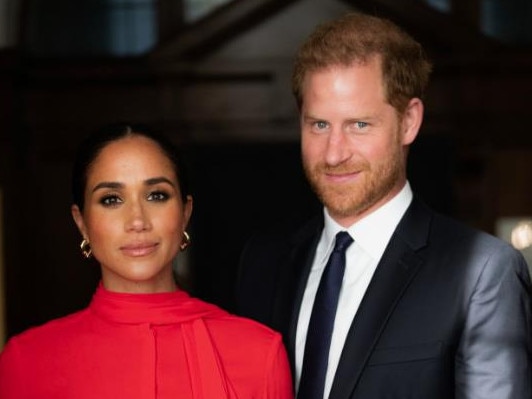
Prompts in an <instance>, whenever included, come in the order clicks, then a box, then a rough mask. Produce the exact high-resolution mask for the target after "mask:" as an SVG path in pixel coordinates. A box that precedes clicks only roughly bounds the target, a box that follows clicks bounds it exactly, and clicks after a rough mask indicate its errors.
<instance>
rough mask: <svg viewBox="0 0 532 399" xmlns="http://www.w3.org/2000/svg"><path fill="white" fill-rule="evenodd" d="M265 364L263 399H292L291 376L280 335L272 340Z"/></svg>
mask: <svg viewBox="0 0 532 399" xmlns="http://www.w3.org/2000/svg"><path fill="white" fill-rule="evenodd" d="M265 364H266V369H265V376H264V394H263V396H262V397H263V399H293V398H294V390H293V384H292V375H291V372H290V366H289V364H288V356H287V354H286V350H285V348H284V345H283V342H282V339H281V336H280V335H279V336H277V338H276V339H275V340H274V343H273V345H272V348H271V351H270V353H269V356H268V359H267V361H266V362H265Z"/></svg>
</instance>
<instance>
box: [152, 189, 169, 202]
mask: <svg viewBox="0 0 532 399" xmlns="http://www.w3.org/2000/svg"><path fill="white" fill-rule="evenodd" d="M168 197H169V195H168V194H167V193H165V192H163V191H154V192H153V193H150V195H148V201H157V202H163V201H166V200H167V199H168Z"/></svg>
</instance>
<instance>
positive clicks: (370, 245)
mask: <svg viewBox="0 0 532 399" xmlns="http://www.w3.org/2000/svg"><path fill="white" fill-rule="evenodd" d="M412 198H413V194H412V189H411V187H410V184H409V183H408V181H407V182H406V184H405V185H404V187H403V188H402V189H401V191H400V192H399V193H398V194H397V195H396V196H395V197H393V198H392V199H391V200H390V201H388V202H387V203H385V204H384V205H383V206H381V207H380V208H378V209H377V210H375V211H374V212H372V213H370V214H369V215H367V216H366V217H364V218H363V219H361V220H359V221H358V222H356V223H354V224H353V225H351V226H349V227H348V228H347V229H346V228H344V227H342V226H341V225H339V224H338V223H336V222H335V221H334V220H333V219H332V218H331V216H330V215H329V212H328V211H327V209H326V208H323V213H324V229H323V233H322V237H321V242H320V247H321V250H320V248H318V253H319V254H320V257H321V256H323V257H328V255H329V253H330V251H331V250H332V247H333V245H334V240H335V236H336V234H337V233H338V232H340V231H343V230H347V232H348V233H349V234H350V235H351V237H353V239H354V240H355V243H356V244H357V245H358V246H359V247H361V248H362V249H363V250H364V251H365V252H367V253H368V254H369V255H370V256H371V257H372V258H374V259H380V258H381V256H382V254H383V253H384V250H385V249H386V246H387V245H388V242H389V241H390V238H391V236H392V234H393V232H394V231H395V228H396V227H397V225H398V224H399V221H400V220H401V218H402V217H403V215H404V213H405V212H406V210H407V208H408V207H409V205H410V203H411V202H412Z"/></svg>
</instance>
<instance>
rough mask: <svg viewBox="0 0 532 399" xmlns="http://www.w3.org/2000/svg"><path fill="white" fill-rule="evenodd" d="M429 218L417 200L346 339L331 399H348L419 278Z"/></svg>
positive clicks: (374, 278)
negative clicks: (417, 276) (397, 311)
mask: <svg viewBox="0 0 532 399" xmlns="http://www.w3.org/2000/svg"><path fill="white" fill-rule="evenodd" d="M429 223H430V214H429V213H428V212H427V211H426V209H425V208H424V207H423V206H421V205H420V204H419V203H418V202H417V201H416V200H414V201H413V202H412V204H411V206H410V207H409V209H408V210H407V212H406V213H405V216H404V217H403V219H402V220H401V222H400V223H399V225H398V227H397V229H396V231H395V233H394V234H393V236H392V239H391V240H390V242H389V244H388V246H387V248H386V251H385V253H384V254H383V257H382V259H381V261H380V262H379V265H378V266H377V269H376V271H375V274H374V276H373V278H372V280H371V283H370V285H369V287H368V289H367V291H366V294H365V295H364V298H363V300H362V303H361V304H360V307H359V309H358V311H357V314H356V316H355V319H354V320H353V323H352V324H351V328H350V330H349V333H348V335H347V338H346V342H345V345H344V349H343V351H342V355H341V357H340V362H339V364H338V368H337V371H336V375H335V378H334V381H333V385H332V389H331V394H330V397H331V398H334V399H348V398H350V396H351V394H352V392H353V391H354V389H355V387H356V385H357V383H358V381H359V379H360V377H361V374H362V371H363V370H364V368H365V366H366V363H367V362H368V360H369V358H370V356H371V353H372V352H373V349H374V348H375V345H376V344H377V342H378V340H379V337H380V335H381V334H382V331H383V330H384V328H385V326H386V323H387V321H388V319H389V317H390V315H391V314H392V312H393V310H394V308H395V306H396V305H397V303H398V301H399V300H400V298H401V296H402V295H403V293H404V291H405V290H406V288H407V287H408V285H409V283H410V282H411V281H412V279H413V278H414V276H415V275H416V273H417V271H418V270H419V267H420V266H421V264H422V260H423V259H422V258H421V257H420V256H419V255H418V254H416V251H417V250H418V249H419V248H421V247H423V246H424V245H425V243H426V239H427V235H428V227H429Z"/></svg>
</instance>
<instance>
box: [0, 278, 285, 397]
mask: <svg viewBox="0 0 532 399" xmlns="http://www.w3.org/2000/svg"><path fill="white" fill-rule="evenodd" d="M292 396H293V394H292V387H291V378H290V370H289V366H288V361H287V358H286V353H285V351H284V348H283V345H282V341H281V337H280V335H279V334H278V333H276V332H273V331H271V330H270V329H268V328H266V327H264V326H262V325H260V324H258V323H256V322H254V321H251V320H248V319H244V318H240V317H237V316H234V315H230V314H228V313H227V312H225V311H223V310H221V309H220V308H218V307H216V306H214V305H211V304H207V303H205V302H202V301H200V300H198V299H195V298H192V297H190V296H189V295H188V294H187V293H185V292H184V291H176V292H171V293H160V294H121V293H115V292H110V291H106V290H105V289H104V288H103V287H102V286H101V285H100V286H99V287H98V289H97V290H96V293H95V294H94V297H93V299H92V301H91V303H90V305H89V307H88V308H86V309H84V310H82V311H80V312H77V313H74V314H72V315H69V316H66V317H63V318H60V319H56V320H53V321H51V322H48V323H46V324H44V325H42V326H40V327H35V328H32V329H29V330H28V331H26V332H24V333H22V334H20V335H17V336H15V337H13V338H12V339H10V340H9V341H8V343H7V345H6V346H5V348H4V351H3V352H2V354H1V355H0V398H2V399H30V398H31V399H63V398H64V399H67V398H68V399H89V398H90V399H106V398H108V399H122V398H124V399H125V398H127V399H136V398H139V399H141V398H142V399H149V398H158V399H167V398H168V399H170V398H172V399H176V398H191V399H198V398H205V399H225V398H231V399H235V398H239V399H253V398H257V399H258V398H264V399H266V398H268V399H270V398H271V399H273V398H275V399H288V398H292Z"/></svg>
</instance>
